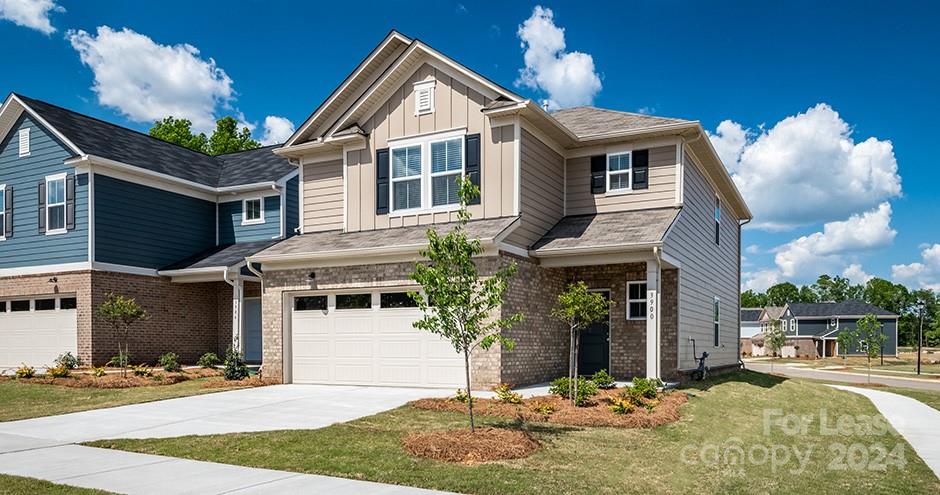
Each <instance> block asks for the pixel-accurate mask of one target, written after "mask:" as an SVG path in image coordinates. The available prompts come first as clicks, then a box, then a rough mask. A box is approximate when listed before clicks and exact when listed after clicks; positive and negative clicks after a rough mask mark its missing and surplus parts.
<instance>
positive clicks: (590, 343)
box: [578, 290, 610, 375]
mask: <svg viewBox="0 0 940 495" xmlns="http://www.w3.org/2000/svg"><path fill="white" fill-rule="evenodd" d="M600 292H602V293H603V294H604V297H605V298H606V299H607V300H610V291H607V290H605V291H600ZM600 370H607V371H610V316H609V315H608V316H607V317H604V318H602V319H601V320H600V321H596V322H594V323H592V324H591V325H590V326H589V327H588V328H587V329H586V330H582V331H581V343H580V349H579V351H578V373H579V374H581V375H593V374H594V373H597V372H598V371H600Z"/></svg>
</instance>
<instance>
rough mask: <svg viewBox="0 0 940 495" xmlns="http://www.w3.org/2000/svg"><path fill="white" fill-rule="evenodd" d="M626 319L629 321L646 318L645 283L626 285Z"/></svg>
mask: <svg viewBox="0 0 940 495" xmlns="http://www.w3.org/2000/svg"><path fill="white" fill-rule="evenodd" d="M627 318H628V319H631V320H642V319H645V318H646V282H630V283H628V284H627Z"/></svg>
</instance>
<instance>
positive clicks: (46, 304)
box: [0, 296, 78, 368]
mask: <svg viewBox="0 0 940 495" xmlns="http://www.w3.org/2000/svg"><path fill="white" fill-rule="evenodd" d="M75 313H76V312H75V298H74V297H71V296H56V297H40V298H36V299H25V298H23V299H12V300H4V301H0V368H16V367H19V366H20V365H21V364H23V363H25V364H28V365H30V366H49V365H51V364H52V363H53V361H55V359H56V358H57V357H58V356H59V355H60V354H62V353H65V352H71V353H72V354H77V353H78V332H77V330H76V316H75Z"/></svg>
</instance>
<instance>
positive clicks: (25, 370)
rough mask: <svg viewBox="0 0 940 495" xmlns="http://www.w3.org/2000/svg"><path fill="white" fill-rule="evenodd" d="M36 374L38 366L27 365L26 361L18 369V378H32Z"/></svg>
mask: <svg viewBox="0 0 940 495" xmlns="http://www.w3.org/2000/svg"><path fill="white" fill-rule="evenodd" d="M34 376H36V368H33V367H32V366H27V365H26V363H23V365H22V366H20V367H19V368H17V369H16V377H17V378H32V377H34Z"/></svg>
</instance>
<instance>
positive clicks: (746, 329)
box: [740, 308, 763, 356]
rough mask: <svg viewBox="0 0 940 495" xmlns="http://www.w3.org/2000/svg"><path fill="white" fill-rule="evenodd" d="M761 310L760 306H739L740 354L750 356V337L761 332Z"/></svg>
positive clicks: (751, 351)
mask: <svg viewBox="0 0 940 495" xmlns="http://www.w3.org/2000/svg"><path fill="white" fill-rule="evenodd" d="M762 312H763V309H761V308H741V318H740V320H741V335H740V338H741V354H742V355H745V356H750V355H751V354H752V353H753V350H752V348H751V337H753V336H755V335H757V334H758V333H760V332H761V322H760V316H761V313H762Z"/></svg>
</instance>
